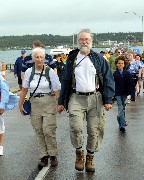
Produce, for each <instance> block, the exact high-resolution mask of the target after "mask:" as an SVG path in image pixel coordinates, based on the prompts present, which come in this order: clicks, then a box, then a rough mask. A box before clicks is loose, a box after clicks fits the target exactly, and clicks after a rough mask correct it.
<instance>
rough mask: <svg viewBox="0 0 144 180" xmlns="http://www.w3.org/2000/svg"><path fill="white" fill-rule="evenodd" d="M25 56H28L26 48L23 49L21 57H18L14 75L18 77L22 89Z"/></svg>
mask: <svg viewBox="0 0 144 180" xmlns="http://www.w3.org/2000/svg"><path fill="white" fill-rule="evenodd" d="M25 57H26V50H22V51H21V57H18V58H17V60H16V61H15V65H14V77H15V78H18V84H19V88H20V90H21V89H22V78H21V70H22V63H23V61H24V58H25Z"/></svg>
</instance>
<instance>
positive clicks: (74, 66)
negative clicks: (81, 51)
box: [73, 56, 87, 71]
mask: <svg viewBox="0 0 144 180" xmlns="http://www.w3.org/2000/svg"><path fill="white" fill-rule="evenodd" d="M86 57H87V56H85V57H83V58H82V59H81V60H80V62H79V63H78V64H76V65H75V66H74V68H73V71H74V69H75V68H76V67H77V66H78V65H79V64H80V63H81V62H82V61H83V60H84V59H85V58H86Z"/></svg>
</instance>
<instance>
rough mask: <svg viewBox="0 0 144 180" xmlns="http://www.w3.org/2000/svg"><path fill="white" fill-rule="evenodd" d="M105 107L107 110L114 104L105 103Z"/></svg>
mask: <svg viewBox="0 0 144 180" xmlns="http://www.w3.org/2000/svg"><path fill="white" fill-rule="evenodd" d="M104 107H105V110H106V111H109V110H110V109H111V108H112V104H105V105H104Z"/></svg>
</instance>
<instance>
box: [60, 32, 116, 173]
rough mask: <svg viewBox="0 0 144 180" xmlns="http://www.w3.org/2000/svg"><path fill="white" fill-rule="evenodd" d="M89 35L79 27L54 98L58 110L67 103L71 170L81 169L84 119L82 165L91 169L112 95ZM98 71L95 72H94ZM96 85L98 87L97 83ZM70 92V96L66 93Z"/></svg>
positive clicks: (106, 69)
mask: <svg viewBox="0 0 144 180" xmlns="http://www.w3.org/2000/svg"><path fill="white" fill-rule="evenodd" d="M92 41H93V34H92V33H91V31H90V29H83V30H81V31H80V32H79V33H78V35H77V45H78V49H77V50H73V51H71V52H70V54H71V55H69V57H68V59H67V63H66V67H65V71H64V74H63V79H62V83H61V92H60V97H59V99H58V110H57V111H58V112H59V113H61V112H62V111H63V110H64V104H65V101H66V100H67V98H69V97H70V100H69V103H68V111H69V124H70V137H71V143H72V145H73V147H74V148H75V149H76V161H75V169H76V170H78V171H83V170H84V162H85V160H84V159H85V158H84V150H83V144H84V137H83V131H84V129H83V128H84V127H83V124H84V119H85V118H86V121H87V135H88V137H87V147H86V149H87V155H86V163H85V168H86V171H87V172H94V171H95V166H94V152H97V151H99V149H100V146H101V143H102V139H103V135H104V124H105V116H104V109H103V103H104V107H105V109H106V110H107V111H108V110H110V109H111V108H112V97H113V95H114V80H113V75H112V72H111V70H110V67H109V65H108V63H107V61H106V60H105V59H104V58H103V57H102V56H101V55H100V54H99V53H96V52H94V51H93V50H92ZM97 70H99V72H97ZM96 73H98V75H99V76H100V78H99V79H100V82H101V83H100V82H99V85H100V84H102V88H101V89H102V92H103V93H102V94H104V100H105V101H104V102H103V101H102V94H101V93H100V89H98V90H97V92H96V88H97V83H98V82H96ZM99 87H100V86H99ZM67 92H71V94H70V96H69V97H68V96H66V94H67Z"/></svg>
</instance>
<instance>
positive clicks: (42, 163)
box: [38, 156, 48, 168]
mask: <svg viewBox="0 0 144 180" xmlns="http://www.w3.org/2000/svg"><path fill="white" fill-rule="evenodd" d="M47 165H48V156H44V157H42V158H41V159H40V161H39V163H38V168H43V167H45V166H47Z"/></svg>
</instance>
